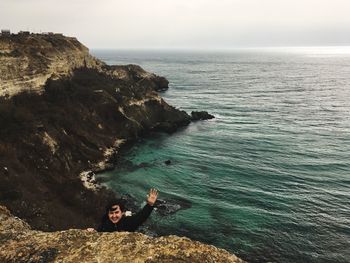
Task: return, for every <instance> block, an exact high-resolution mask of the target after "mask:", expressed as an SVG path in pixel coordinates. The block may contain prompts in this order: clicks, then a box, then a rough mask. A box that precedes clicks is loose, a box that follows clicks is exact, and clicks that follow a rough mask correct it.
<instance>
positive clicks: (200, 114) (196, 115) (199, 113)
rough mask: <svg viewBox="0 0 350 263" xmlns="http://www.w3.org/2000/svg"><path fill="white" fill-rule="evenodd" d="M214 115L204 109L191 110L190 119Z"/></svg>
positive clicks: (194, 119)
mask: <svg viewBox="0 0 350 263" xmlns="http://www.w3.org/2000/svg"><path fill="white" fill-rule="evenodd" d="M213 118H215V116H213V115H211V114H209V113H208V112H206V111H192V112H191V120H192V121H199V120H209V119H213Z"/></svg>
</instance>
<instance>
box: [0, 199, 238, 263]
mask: <svg viewBox="0 0 350 263" xmlns="http://www.w3.org/2000/svg"><path fill="white" fill-rule="evenodd" d="M0 261H1V262H149V263H151V262H191V263H192V262H200V263H202V262H213V263H214V262H223V263H228V262H232V263H234V262H235V263H243V262H244V261H243V260H241V259H239V258H237V257H236V256H235V255H232V254H230V253H228V252H227V251H225V250H223V249H218V248H215V247H213V246H209V245H205V244H202V243H200V242H196V241H192V240H190V239H188V238H181V237H176V236H165V237H159V238H153V237H149V236H145V235H143V234H140V233H128V232H116V233H96V232H88V231H85V230H77V229H71V230H66V231H61V232H52V233H45V232H40V231H33V230H31V229H30V227H29V225H28V224H27V223H25V222H24V221H22V220H21V219H19V218H14V217H13V216H12V215H11V214H10V213H9V211H8V210H7V209H6V208H5V207H2V206H0Z"/></svg>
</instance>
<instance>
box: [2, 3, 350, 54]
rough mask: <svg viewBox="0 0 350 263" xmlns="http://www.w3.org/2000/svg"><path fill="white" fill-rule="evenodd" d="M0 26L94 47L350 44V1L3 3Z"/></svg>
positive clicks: (223, 46) (224, 46)
mask: <svg viewBox="0 0 350 263" xmlns="http://www.w3.org/2000/svg"><path fill="white" fill-rule="evenodd" d="M0 27H1V28H8V29H11V30H12V31H15V32H16V31H19V30H30V31H36V32H40V31H43V32H44V31H54V32H62V33H64V34H65V35H69V36H76V37H78V39H79V40H80V41H81V42H83V43H84V44H85V45H87V46H88V47H89V48H234V47H260V46H322V45H350V0H99V1H89V0H0Z"/></svg>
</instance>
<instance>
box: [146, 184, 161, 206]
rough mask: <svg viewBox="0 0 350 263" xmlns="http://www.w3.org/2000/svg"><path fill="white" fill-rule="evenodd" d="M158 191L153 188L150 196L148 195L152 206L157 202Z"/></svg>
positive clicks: (148, 200) (148, 201)
mask: <svg viewBox="0 0 350 263" xmlns="http://www.w3.org/2000/svg"><path fill="white" fill-rule="evenodd" d="M157 197H158V191H157V189H154V188H151V189H150V190H149V194H148V195H147V203H148V204H149V205H151V206H153V205H154V203H155V202H156V201H157Z"/></svg>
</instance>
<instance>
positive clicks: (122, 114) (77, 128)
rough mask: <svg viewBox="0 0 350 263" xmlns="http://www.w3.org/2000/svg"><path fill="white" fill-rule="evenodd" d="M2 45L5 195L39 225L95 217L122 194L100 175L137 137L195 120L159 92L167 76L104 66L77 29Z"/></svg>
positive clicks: (0, 125)
mask: <svg viewBox="0 0 350 263" xmlns="http://www.w3.org/2000/svg"><path fill="white" fill-rule="evenodd" d="M0 47H1V49H0V71H1V72H0V87H1V88H0V95H3V96H0V203H2V204H4V205H6V206H7V207H8V208H9V209H10V210H11V211H12V212H13V213H14V214H15V215H16V216H20V217H21V218H24V219H25V220H26V221H27V222H28V223H30V225H31V226H33V227H34V228H36V229H40V230H50V231H52V230H61V229H67V228H72V227H75V228H83V227H87V226H91V225H94V224H95V223H96V222H98V221H99V217H100V215H101V214H102V213H103V212H102V211H101V209H103V207H104V206H105V203H106V202H107V201H108V200H109V199H111V198H113V197H114V195H115V193H112V192H110V191H108V190H107V189H105V188H103V187H101V186H100V185H98V184H97V183H96V181H95V179H94V174H95V173H96V172H99V171H101V170H105V169H111V168H113V167H114V166H115V165H116V164H117V162H118V158H119V154H118V152H119V150H120V149H121V147H123V146H124V145H128V144H130V143H132V142H133V141H134V140H137V138H138V137H139V136H143V135H145V134H147V133H152V132H155V131H162V132H173V131H175V130H176V129H177V128H179V127H182V126H184V125H187V124H189V122H190V116H188V114H186V113H185V112H183V111H180V110H178V109H175V108H174V107H172V106H170V105H168V104H167V103H166V102H165V101H164V100H163V99H162V98H161V97H160V96H159V95H158V93H157V92H156V90H161V89H164V88H166V86H167V83H168V82H167V80H166V79H164V78H162V77H159V76H156V75H155V74H152V73H149V72H146V71H145V70H143V69H142V68H141V67H139V66H136V65H126V66H109V65H106V64H105V63H103V62H101V61H99V60H98V59H96V58H94V57H92V56H91V55H90V54H89V53H88V49H87V48H86V47H84V46H83V45H82V44H81V43H79V42H78V41H77V40H76V39H75V38H70V37H64V36H62V35H38V34H30V35H11V36H1V37H0ZM39 80H40V81H39ZM33 91H34V92H33ZM53 208H54V210H55V213H52V210H53Z"/></svg>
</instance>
